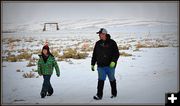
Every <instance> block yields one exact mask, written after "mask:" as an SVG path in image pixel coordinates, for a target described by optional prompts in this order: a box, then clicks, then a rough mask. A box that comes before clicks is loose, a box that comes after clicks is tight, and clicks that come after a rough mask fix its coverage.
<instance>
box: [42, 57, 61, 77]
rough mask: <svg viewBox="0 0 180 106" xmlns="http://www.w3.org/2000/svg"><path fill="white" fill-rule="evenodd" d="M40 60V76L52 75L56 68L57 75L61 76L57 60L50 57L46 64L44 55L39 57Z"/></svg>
mask: <svg viewBox="0 0 180 106" xmlns="http://www.w3.org/2000/svg"><path fill="white" fill-rule="evenodd" d="M39 57H40V59H39V60H38V74H39V75H52V74H53V69H54V67H55V69H56V74H57V75H60V70H59V67H58V64H57V62H56V60H55V58H54V57H53V56H51V55H49V57H48V59H47V62H46V63H45V62H44V60H43V57H42V55H39Z"/></svg>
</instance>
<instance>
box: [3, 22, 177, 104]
mask: <svg viewBox="0 0 180 106" xmlns="http://www.w3.org/2000/svg"><path fill="white" fill-rule="evenodd" d="M41 24H42V23H41ZM41 24H40V23H39V24H38V25H39V26H34V27H32V26H31V24H29V23H27V25H25V26H24V25H20V26H19V27H17V26H11V25H10V26H11V27H10V26H6V27H4V28H5V29H3V30H5V31H6V30H8V31H14V30H15V31H17V33H3V36H2V39H3V43H2V44H3V46H2V49H3V53H2V56H3V57H6V56H8V55H9V54H8V52H10V53H11V55H12V54H15V55H17V54H19V53H20V52H19V51H18V50H22V49H27V50H28V52H32V51H33V50H41V48H42V46H43V44H44V41H45V40H48V42H49V43H50V47H53V48H58V50H59V52H62V49H65V48H69V47H70V48H77V47H79V48H81V47H82V45H83V44H84V43H87V44H89V46H90V47H93V46H94V43H95V41H97V40H98V36H97V35H96V34H95V33H96V32H97V31H98V30H99V27H100V26H103V27H106V26H110V27H108V28H107V29H108V31H109V33H110V34H111V35H112V38H113V39H114V40H115V41H116V42H117V44H118V46H120V45H128V44H129V45H131V48H130V49H129V50H120V52H122V51H125V52H128V53H131V54H132V56H129V57H123V56H120V58H119V60H118V65H117V67H116V74H115V76H116V80H117V89H118V96H117V98H115V99H111V98H110V96H111V92H110V84H109V81H108V78H107V80H106V83H105V86H104V96H103V99H102V100H100V101H96V100H93V96H94V95H95V94H96V88H97V77H98V75H97V71H94V72H93V71H91V65H90V62H91V55H92V51H89V52H88V53H89V56H88V57H87V58H85V59H79V60H77V59H70V62H68V61H58V64H59V67H60V71H61V75H60V77H57V76H56V74H55V72H54V73H53V75H52V78H51V83H52V86H53V88H54V94H53V95H52V96H51V97H45V98H44V99H41V98H40V91H41V88H42V83H43V78H42V76H40V77H38V78H24V77H23V76H22V75H23V74H24V73H25V72H30V71H32V69H35V70H36V69H37V66H32V67H27V66H26V65H27V64H28V61H26V60H23V61H19V62H8V61H3V63H2V77H1V79H2V100H3V101H2V102H3V104H164V103H165V93H168V92H177V91H178V89H179V88H178V83H179V80H178V78H179V77H178V75H179V74H178V70H179V66H178V63H179V60H178V58H179V57H178V56H179V41H178V40H177V39H178V37H177V29H173V28H174V27H175V28H176V27H177V25H176V24H175V23H171V22H154V21H138V20H136V21H130V20H125V21H123V22H122V21H121V20H118V19H116V20H94V21H90V20H81V21H79V23H77V22H68V21H66V22H64V23H62V25H63V26H64V27H62V30H59V31H54V32H41V29H42V26H40V25H41ZM169 24H170V25H169ZM174 24H175V25H174ZM32 25H33V24H32ZM69 25H72V26H71V27H70V29H71V30H70V29H67V28H69V27H68V26H69ZM144 25H145V26H146V27H145V26H144ZM154 25H155V26H154ZM87 26H88V27H87ZM122 26H123V27H122ZM172 26H173V27H172ZM143 27H144V29H141V28H143ZM169 27H170V28H169ZM23 28H24V30H23V31H25V32H21V31H22V29H23ZM29 28H30V30H29ZM33 28H34V29H33ZM63 28H64V29H63ZM73 28H74V29H73ZM121 28H122V29H121ZM149 28H150V30H149ZM157 28H158V29H157ZM125 29H126V30H125ZM140 29H141V30H140ZM166 29H169V30H166ZM172 29H173V30H172ZM27 30H28V31H27ZM18 31H20V32H18ZM164 31H165V32H164ZM12 40H16V41H14V42H11V43H9V42H10V41H12ZM138 42H140V43H149V44H156V43H161V44H163V45H167V46H166V47H158V48H140V49H139V50H138V51H134V50H135V49H134V47H135V45H136V44H137V43H138ZM31 50H32V51H31ZM79 50H80V49H79ZM33 56H35V57H37V54H34V55H33ZM18 69H19V70H20V71H21V72H17V70H18ZM34 73H36V72H34ZM36 76H38V75H37V73H36Z"/></svg>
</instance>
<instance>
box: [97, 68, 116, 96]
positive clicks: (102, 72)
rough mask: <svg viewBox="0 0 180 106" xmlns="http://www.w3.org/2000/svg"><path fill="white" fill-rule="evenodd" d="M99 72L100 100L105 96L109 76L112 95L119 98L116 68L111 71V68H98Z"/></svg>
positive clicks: (98, 87) (98, 94) (98, 89)
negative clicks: (104, 91) (106, 81)
mask: <svg viewBox="0 0 180 106" xmlns="http://www.w3.org/2000/svg"><path fill="white" fill-rule="evenodd" d="M97 70H98V85H97V96H98V97H100V98H102V96H103V88H104V81H105V80H106V76H108V78H109V82H110V85H111V94H112V95H113V96H117V87H116V79H115V69H114V68H113V69H111V68H109V67H98V68H97Z"/></svg>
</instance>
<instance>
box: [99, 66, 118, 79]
mask: <svg viewBox="0 0 180 106" xmlns="http://www.w3.org/2000/svg"><path fill="white" fill-rule="evenodd" d="M97 70H98V80H103V81H105V80H106V75H107V76H108V78H109V81H114V80H115V68H110V67H108V66H106V67H98V68H97Z"/></svg>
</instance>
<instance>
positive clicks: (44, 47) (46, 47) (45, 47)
mask: <svg viewBox="0 0 180 106" xmlns="http://www.w3.org/2000/svg"><path fill="white" fill-rule="evenodd" d="M43 49H46V50H47V54H48V55H51V56H53V55H52V54H51V52H50V50H49V46H48V45H45V46H43V48H42V51H41V54H42V55H44V53H43ZM53 57H54V56H53Z"/></svg>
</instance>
